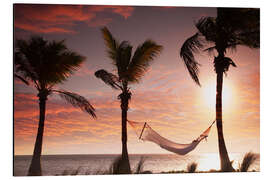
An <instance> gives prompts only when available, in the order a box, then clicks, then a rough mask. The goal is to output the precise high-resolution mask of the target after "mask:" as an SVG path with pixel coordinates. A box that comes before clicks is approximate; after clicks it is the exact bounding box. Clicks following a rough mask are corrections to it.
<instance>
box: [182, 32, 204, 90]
mask: <svg viewBox="0 0 270 180" xmlns="http://www.w3.org/2000/svg"><path fill="white" fill-rule="evenodd" d="M201 48H203V42H202V41H201V40H200V39H199V34H198V33H196V34H195V35H193V36H191V37H190V38H188V39H187V40H186V41H185V42H184V44H183V45H182V47H181V49H180V57H182V59H183V60H184V63H185V65H186V68H187V70H188V72H189V74H190V76H191V78H192V79H193V80H194V81H195V83H196V84H198V85H199V86H200V81H199V78H198V74H199V68H198V66H199V63H198V62H197V61H196V60H195V58H194V53H198V52H199V50H200V49H201Z"/></svg>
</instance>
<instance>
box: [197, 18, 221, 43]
mask: <svg viewBox="0 0 270 180" xmlns="http://www.w3.org/2000/svg"><path fill="white" fill-rule="evenodd" d="M195 26H196V27H197V29H198V31H199V32H200V33H201V34H202V35H203V36H204V38H205V39H206V40H207V41H210V42H216V38H217V25H216V19H215V18H214V17H202V18H200V19H199V20H198V21H197V22H196V24H195Z"/></svg>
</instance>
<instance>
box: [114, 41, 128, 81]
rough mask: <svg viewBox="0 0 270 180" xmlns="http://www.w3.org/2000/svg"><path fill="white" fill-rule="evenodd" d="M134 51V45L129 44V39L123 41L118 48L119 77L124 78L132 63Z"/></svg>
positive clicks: (117, 65) (117, 64)
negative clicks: (131, 58)
mask: <svg viewBox="0 0 270 180" xmlns="http://www.w3.org/2000/svg"><path fill="white" fill-rule="evenodd" d="M131 53H132V46H131V45H130V44H129V42H128V41H122V42H121V44H120V45H119V47H118V50H117V63H116V67H117V70H118V77H119V79H120V80H121V79H123V78H124V76H125V74H126V72H127V69H128V65H129V63H130V57H131Z"/></svg>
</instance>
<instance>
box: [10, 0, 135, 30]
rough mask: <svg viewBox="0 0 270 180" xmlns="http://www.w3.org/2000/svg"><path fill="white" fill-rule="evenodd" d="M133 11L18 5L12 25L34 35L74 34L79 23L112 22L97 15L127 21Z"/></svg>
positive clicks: (118, 7) (128, 8) (97, 24)
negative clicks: (107, 14)
mask: <svg viewBox="0 0 270 180" xmlns="http://www.w3.org/2000/svg"><path fill="white" fill-rule="evenodd" d="M133 10H134V8H133V7H129V6H83V5H38V4H31V5H21V4H20V5H15V8H14V12H15V13H14V17H15V18H14V19H15V20H14V22H15V23H14V24H15V28H19V29H22V30H26V31H30V32H34V33H76V31H74V30H73V29H72V28H73V27H74V26H75V25H76V24H77V23H79V22H83V23H86V24H87V25H89V26H91V27H96V26H104V25H106V24H108V23H110V22H111V21H112V19H111V18H108V17H100V16H99V15H98V13H101V12H107V13H114V14H118V15H120V16H122V17H124V18H125V19H127V18H128V17H129V16H131V15H132V12H133Z"/></svg>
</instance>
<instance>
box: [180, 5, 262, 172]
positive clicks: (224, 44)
mask: <svg viewBox="0 0 270 180" xmlns="http://www.w3.org/2000/svg"><path fill="white" fill-rule="evenodd" d="M195 25H196V28H197V30H198V31H197V32H196V34H195V35H193V36H191V37H190V38H188V39H187V40H186V41H185V42H184V44H183V45H182V47H181V49H180V56H181V57H182V59H183V61H184V63H185V65H186V68H187V69H188V71H189V74H190V75H191V77H192V79H193V80H194V81H195V83H196V84H198V85H200V82H199V78H198V73H199V63H198V62H197V61H196V60H195V58H194V53H199V52H201V50H203V51H208V52H213V51H215V52H216V53H217V57H214V68H215V72H216V74H217V86H216V125H217V131H218V145H219V155H220V164H221V170H222V171H233V168H232V165H231V162H230V160H229V157H228V152H227V149H226V146H225V141H224V137H223V127H222V85H223V74H224V73H226V72H227V71H228V70H229V67H230V65H232V66H234V67H236V65H235V63H234V62H233V60H232V59H230V58H229V57H225V54H226V52H227V50H228V49H236V47H237V46H238V45H244V46H248V47H250V48H258V47H259V45H260V43H259V39H260V38H259V37H260V36H259V34H260V28H259V27H260V26H259V9H242V8H218V9H217V17H202V18H201V19H200V20H199V21H198V22H197V23H196V24H195Z"/></svg>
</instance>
